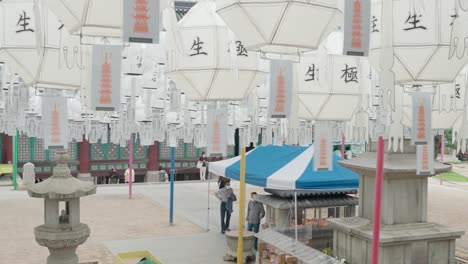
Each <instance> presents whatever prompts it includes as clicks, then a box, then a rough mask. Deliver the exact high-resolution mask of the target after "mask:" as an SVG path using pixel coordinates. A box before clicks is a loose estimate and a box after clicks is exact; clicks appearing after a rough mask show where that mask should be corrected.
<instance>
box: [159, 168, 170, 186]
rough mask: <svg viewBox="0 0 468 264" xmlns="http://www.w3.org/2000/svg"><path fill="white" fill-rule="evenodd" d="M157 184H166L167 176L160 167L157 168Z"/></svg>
mask: <svg viewBox="0 0 468 264" xmlns="http://www.w3.org/2000/svg"><path fill="white" fill-rule="evenodd" d="M158 173H159V182H168V181H169V175H168V174H167V172H166V171H165V170H163V168H162V166H159V172H158Z"/></svg>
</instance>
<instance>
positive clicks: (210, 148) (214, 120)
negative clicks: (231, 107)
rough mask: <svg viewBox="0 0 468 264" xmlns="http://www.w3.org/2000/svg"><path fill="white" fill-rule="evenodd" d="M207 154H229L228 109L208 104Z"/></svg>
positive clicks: (222, 155)
mask: <svg viewBox="0 0 468 264" xmlns="http://www.w3.org/2000/svg"><path fill="white" fill-rule="evenodd" d="M206 129H207V131H206V132H207V133H206V139H207V145H206V154H207V155H208V156H218V157H219V156H221V157H226V156H227V109H225V108H219V109H218V108H217V107H216V104H210V105H208V113H207V124H206Z"/></svg>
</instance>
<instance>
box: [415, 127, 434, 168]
mask: <svg viewBox="0 0 468 264" xmlns="http://www.w3.org/2000/svg"><path fill="white" fill-rule="evenodd" d="M416 174H417V175H424V174H431V175H432V174H434V139H433V136H432V133H431V139H430V140H429V143H428V144H424V145H417V146H416Z"/></svg>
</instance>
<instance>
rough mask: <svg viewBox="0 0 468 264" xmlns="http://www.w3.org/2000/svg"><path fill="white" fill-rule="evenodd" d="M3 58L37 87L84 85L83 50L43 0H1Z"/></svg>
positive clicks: (74, 86)
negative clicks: (82, 78) (82, 81)
mask: <svg viewBox="0 0 468 264" xmlns="http://www.w3.org/2000/svg"><path fill="white" fill-rule="evenodd" d="M0 14H1V15H0V19H1V23H0V32H1V34H0V35H2V38H0V61H4V62H6V63H7V64H8V65H9V67H11V70H12V71H13V72H17V73H18V74H19V75H20V77H21V78H22V79H23V80H24V81H25V82H26V83H28V84H31V85H34V86H35V87H37V88H48V89H72V90H76V89H79V88H80V84H81V69H82V68H83V54H82V51H81V45H80V40H79V37H78V36H71V35H70V34H69V33H68V32H67V31H66V30H64V29H63V25H62V24H61V23H60V22H59V21H58V19H57V18H56V17H55V15H54V14H53V13H52V12H51V11H49V9H47V8H46V6H45V4H44V3H43V1H42V0H36V1H35V2H34V1H33V0H29V1H27V0H20V1H3V2H1V3H0Z"/></svg>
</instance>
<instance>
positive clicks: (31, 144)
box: [29, 137, 36, 162]
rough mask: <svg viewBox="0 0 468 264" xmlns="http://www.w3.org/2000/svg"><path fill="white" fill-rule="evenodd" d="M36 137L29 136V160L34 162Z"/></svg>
mask: <svg viewBox="0 0 468 264" xmlns="http://www.w3.org/2000/svg"><path fill="white" fill-rule="evenodd" d="M35 141H36V139H35V138H34V137H30V138H29V161H30V162H33V161H34V154H35V153H34V145H35Z"/></svg>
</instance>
